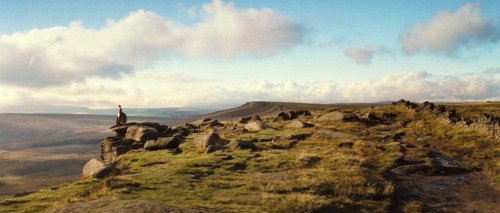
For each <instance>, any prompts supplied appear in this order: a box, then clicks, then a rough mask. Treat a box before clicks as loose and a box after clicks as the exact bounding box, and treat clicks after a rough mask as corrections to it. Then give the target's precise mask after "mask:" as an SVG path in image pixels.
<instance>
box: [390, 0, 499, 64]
mask: <svg viewBox="0 0 500 213" xmlns="http://www.w3.org/2000/svg"><path fill="white" fill-rule="evenodd" d="M499 33H500V30H499V29H498V28H496V26H495V24H494V23H492V22H489V21H486V20H484V19H483V17H482V16H481V7H480V6H479V5H475V4H465V5H463V6H462V7H460V8H459V9H458V10H457V11H456V12H455V13H452V12H450V11H446V10H443V11H439V12H438V13H437V14H436V15H435V16H434V17H433V18H432V19H431V20H429V21H428V22H427V23H423V24H419V25H416V26H415V27H413V28H411V29H408V30H406V31H404V32H402V33H401V35H400V40H401V42H402V44H403V49H404V51H405V53H406V54H408V55H413V54H416V53H419V52H431V53H438V54H447V55H454V54H456V53H457V51H459V50H460V49H461V48H467V47H470V46H475V45H478V44H480V43H488V42H496V41H498V39H499V37H500V34H499Z"/></svg>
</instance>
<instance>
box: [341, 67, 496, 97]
mask: <svg viewBox="0 0 500 213" xmlns="http://www.w3.org/2000/svg"><path fill="white" fill-rule="evenodd" d="M339 93H340V94H341V97H340V99H341V100H346V101H349V102H367V101H368V102H370V101H384V100H395V99H398V98H404V99H408V100H414V101H425V100H430V101H483V100H494V99H496V100H498V97H500V80H495V79H494V77H491V76H484V75H481V74H476V75H473V76H462V77H450V76H445V77H440V78H437V77H433V76H432V75H431V74H429V73H427V72H423V71H416V72H406V73H398V74H390V75H386V76H385V77H383V78H382V79H380V80H378V81H367V82H364V83H358V84H351V85H349V86H346V87H344V88H342V89H341V90H340V91H339Z"/></svg>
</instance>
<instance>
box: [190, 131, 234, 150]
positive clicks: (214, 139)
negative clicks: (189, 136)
mask: <svg viewBox="0 0 500 213" xmlns="http://www.w3.org/2000/svg"><path fill="white" fill-rule="evenodd" d="M193 142H194V144H195V145H196V146H197V147H202V148H207V147H208V146H210V145H218V146H223V145H226V144H227V141H226V140H224V139H222V138H221V137H220V136H219V135H218V134H217V133H214V132H212V133H208V134H206V135H204V136H200V137H198V138H195V139H194V140H193Z"/></svg>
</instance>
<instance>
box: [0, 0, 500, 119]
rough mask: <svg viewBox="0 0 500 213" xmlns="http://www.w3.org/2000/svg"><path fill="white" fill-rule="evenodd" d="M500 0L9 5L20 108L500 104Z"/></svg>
mask: <svg viewBox="0 0 500 213" xmlns="http://www.w3.org/2000/svg"><path fill="white" fill-rule="evenodd" d="M498 8H500V3H499V2H498V1H474V2H471V1H418V2H415V1H319V0H318V1H264V0H262V1H221V0H214V1H78V2H70V1H44V2H41V1H3V2H2V6H1V7H0V99H2V100H3V101H2V103H0V112H6V111H13V110H14V111H15V109H16V108H17V107H20V106H23V105H35V106H36V105H40V106H46V105H63V106H85V107H91V108H110V107H114V106H115V105H117V104H122V105H124V106H128V107H179V106H237V105H240V104H243V103H244V102H246V101H258V100H263V101H293V102H316V103H335V102H374V101H386V100H398V99H400V98H405V99H409V100H414V101H424V100H431V101H487V100H493V101H498V100H499V99H500V80H499V78H500V64H499V62H498V61H500V60H499V59H498V58H500V45H499V41H500V13H498Z"/></svg>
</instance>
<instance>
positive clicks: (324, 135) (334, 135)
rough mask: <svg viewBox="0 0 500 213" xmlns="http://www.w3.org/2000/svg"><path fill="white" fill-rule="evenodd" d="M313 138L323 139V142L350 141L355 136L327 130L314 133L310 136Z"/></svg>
mask: <svg viewBox="0 0 500 213" xmlns="http://www.w3.org/2000/svg"><path fill="white" fill-rule="evenodd" d="M312 137H313V138H316V139H323V140H352V139H355V138H356V136H354V135H351V134H347V133H341V132H333V131H329V130H320V131H317V132H315V133H314V134H313V135H312Z"/></svg>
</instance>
